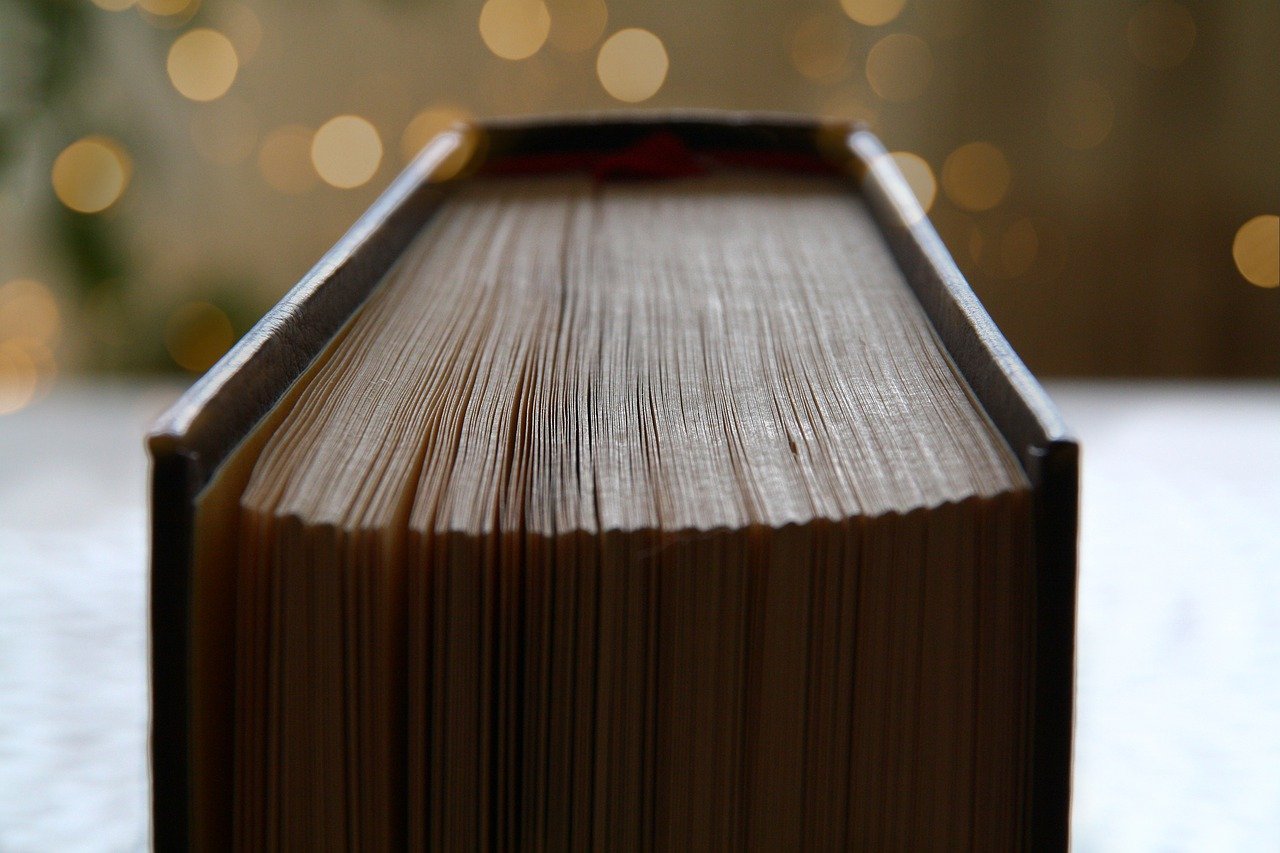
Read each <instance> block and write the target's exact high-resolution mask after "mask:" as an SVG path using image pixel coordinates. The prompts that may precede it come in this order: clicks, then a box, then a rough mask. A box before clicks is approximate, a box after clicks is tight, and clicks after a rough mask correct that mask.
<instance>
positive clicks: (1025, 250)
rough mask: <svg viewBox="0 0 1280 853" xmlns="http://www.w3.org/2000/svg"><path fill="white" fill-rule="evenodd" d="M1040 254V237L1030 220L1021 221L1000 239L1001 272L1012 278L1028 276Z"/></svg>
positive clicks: (1013, 225) (1014, 224)
mask: <svg viewBox="0 0 1280 853" xmlns="http://www.w3.org/2000/svg"><path fill="white" fill-rule="evenodd" d="M1039 252H1040V235H1038V234H1037V233H1036V229H1035V226H1034V225H1032V224H1031V220H1030V219H1019V220H1018V221H1017V222H1015V223H1013V224H1012V225H1010V226H1009V228H1008V229H1007V230H1006V231H1005V232H1004V236H1002V237H1001V238H1000V266H1001V268H1002V269H1001V271H1002V272H1003V273H1004V274H1005V275H1007V276H1009V277H1011V278H1017V277H1018V276H1022V275H1026V274H1027V273H1028V272H1030V271H1031V267H1032V266H1034V265H1035V262H1036V255H1038V254H1039Z"/></svg>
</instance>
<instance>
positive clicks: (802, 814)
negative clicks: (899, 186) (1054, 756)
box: [196, 171, 1035, 850]
mask: <svg viewBox="0 0 1280 853" xmlns="http://www.w3.org/2000/svg"><path fill="white" fill-rule="evenodd" d="M281 415H282V416H281V417H278V418H275V419H273V420H271V421H270V428H271V430H272V432H271V434H270V435H269V437H266V440H265V444H264V445H262V446H261V449H260V453H259V455H258V456H257V458H256V460H247V461H246V463H245V464H246V466H247V465H248V464H249V462H251V463H252V464H251V473H250V474H249V475H248V476H247V482H245V483H244V484H243V488H242V489H239V490H237V493H236V494H235V495H233V496H231V497H230V498H229V500H230V501H234V502H237V503H238V510H237V511H235V512H233V513H232V515H237V516H238V521H237V522H236V524H235V526H234V530H233V534H234V535H233V538H234V547H233V548H231V549H228V550H227V552H226V553H224V554H221V555H220V556H219V560H220V563H219V564H218V566H217V568H216V570H217V571H221V572H226V573H230V574H231V575H232V576H234V578H235V582H234V584H233V586H234V590H235V592H234V595H233V596H230V597H229V598H228V605H227V606H228V607H230V608H231V609H232V611H233V612H229V613H226V614H225V618H226V620H228V622H229V624H232V625H234V643H235V654H234V661H235V663H234V666H235V671H234V673H233V674H232V677H231V678H230V681H231V682H232V684H233V691H234V705H235V725H234V732H233V735H232V737H231V742H230V743H228V744H226V749H227V750H228V751H229V752H230V754H231V761H230V770H229V773H230V777H231V778H229V779H222V778H217V777H216V776H210V777H208V778H206V779H205V780H204V781H203V782H201V783H199V784H200V785H204V786H206V788H210V787H211V786H219V785H221V786H226V787H227V789H228V790H230V792H231V794H230V807H229V808H228V809H227V810H226V813H225V814H221V813H219V814H213V815H212V816H211V817H209V818H208V822H207V824H206V825H205V826H204V827H203V828H200V827H197V829H198V830H202V831H204V834H205V835H206V837H223V838H229V839H231V840H232V841H233V842H234V844H235V846H236V847H238V848H239V849H246V850H259V849H278V848H289V849H339V848H357V847H358V848H361V849H371V850H383V849H400V848H404V847H406V846H408V847H411V848H413V849H460V850H461V849H466V850H470V849H481V848H484V849H492V848H503V849H510V848H521V849H525V848H527V849H550V850H561V849H584V848H588V847H595V848H602V849H619V850H629V849H666V850H690V849H692V850H703V849H729V848H733V849H757V850H785V849H881V848H893V849H901V848H909V849H953V848H959V847H977V848H981V849H1008V848H1010V847H1015V846H1017V845H1018V844H1020V843H1022V841H1023V839H1024V838H1025V837H1026V831H1027V830H1026V824H1027V821H1028V820H1029V819H1030V818H1029V808H1030V806H1029V803H1030V799H1029V798H1030V781H1029V780H1030V778H1031V777H1030V772H1031V767H1030V760H1029V756H1030V750H1031V739H1032V737H1033V732H1032V726H1031V719H1032V717H1031V714H1032V711H1033V708H1032V695H1033V685H1034V682H1033V676H1034V665H1033V660H1034V651H1035V650H1034V644H1033V636H1034V628H1035V621H1034V620H1035V600H1034V595H1035V590H1034V568H1033V559H1032V557H1033V555H1032V539H1033V529H1032V499H1031V492H1030V487H1029V485H1028V483H1027V481H1026V479H1025V476H1024V474H1023V471H1022V469H1021V467H1020V466H1019V464H1018V461H1017V460H1016V459H1015V457H1014V455H1013V453H1012V452H1011V451H1010V449H1009V447H1008V446H1007V445H1006V444H1005V441H1004V439H1003V438H1002V437H1001V436H1000V434H999V433H998V432H997V431H996V429H995V428H994V427H993V426H992V424H991V423H990V421H989V420H988V418H987V416H986V414H985V413H984V412H983V411H982V409H981V408H980V407H979V406H978V404H977V403H976V401H975V400H974V398H973V396H972V395H971V393H970V391H969V389H968V387H967V386H966V384H965V382H964V381H963V379H961V378H960V377H959V375H958V374H957V371H956V369H955V367H954V365H953V364H952V361H951V359H950V358H949V357H948V355H947V352H946V351H945V349H944V348H943V347H942V346H941V345H940V343H939V342H938V340H937V337H936V336H935V334H934V331H933V328H932V327H931V326H930V324H929V322H928V320H927V319H926V317H925V315H924V313H923V311H922V309H921V307H920V305H919V303H918V302H917V301H916V299H915V297H914V296H913V294H912V292H911V290H910V289H909V288H908V286H907V284H906V282H905V281H904V279H903V277H902V273H901V271H900V270H899V268H898V266H897V264H896V263H895V261H894V259H893V257H892V256H891V254H890V253H889V251H888V249H887V247H886V245H885V244H884V242H883V238H882V236H881V233H880V231H879V230H878V228H877V226H876V225H875V223H874V222H873V220H872V218H871V214H870V213H869V211H868V210H867V208H866V206H865V203H864V201H863V200H862V198H861V197H860V196H858V195H857V194H855V193H851V192H850V191H849V190H848V187H847V186H846V185H844V184H841V183H840V182H838V181H836V180H835V179H830V178H820V177H810V176H800V175H786V174H770V173H764V172H748V171H742V172H735V171H720V172H718V173H715V174H710V175H705V176H700V177H690V178H682V179H679V180H668V181H652V180H644V181H640V180H630V181H621V180H619V181H604V182H595V181H592V180H591V179H590V178H588V177H586V176H566V175H557V176H545V177H520V178H517V177H506V178H499V177H489V178H482V179H473V180H470V181H467V182H465V183H463V184H462V185H460V187H459V189H457V190H456V191H455V192H454V193H453V194H452V195H451V196H450V197H449V199H448V200H447V201H446V202H445V203H444V206H443V207H442V208H441V210H440V211H439V212H438V213H437V214H436V215H435V216H434V217H433V218H432V219H431V220H430V222H429V223H428V224H427V225H426V226H425V227H424V228H423V229H422V231H421V233H420V234H419V235H418V236H417V237H416V239H415V240H414V241H413V242H412V243H411V244H410V245H409V247H408V248H407V249H406V250H405V251H404V252H403V253H402V254H401V256H400V258H399V260H398V262H397V263H396V264H395V266H394V267H393V268H392V269H391V271H390V272H389V273H388V274H387V275H386V277H385V278H384V280H383V281H382V283H381V284H380V285H379V286H378V287H377V289H376V290H375V291H374V293H373V295H372V296H371V297H370V298H369V300H368V301H367V302H366V303H365V305H364V306H363V307H362V308H361V309H360V311H359V312H358V313H357V314H356V315H355V316H354V318H353V319H352V320H351V321H350V323H349V324H348V326H347V327H346V330H345V333H344V334H343V335H342V337H341V339H340V340H338V341H337V342H336V343H334V344H333V346H332V347H331V348H330V351H329V352H328V354H327V356H326V359H325V360H324V362H323V363H322V364H319V365H318V366H317V367H316V368H315V369H314V370H313V371H312V372H311V373H310V374H308V376H307V377H306V379H305V383H303V384H302V385H301V386H300V387H299V389H298V390H297V391H296V393H295V394H294V395H293V396H292V397H291V398H290V408H289V409H288V411H287V412H283V411H282V413H281ZM258 444H262V443H261V442H258ZM254 447H255V449H254V452H255V453H257V452H258V449H257V445H254ZM229 529H230V528H229ZM229 535H231V534H229ZM205 565H207V563H206V564H205ZM196 796H197V798H201V797H203V798H204V799H203V801H205V802H216V801H218V798H217V796H215V795H214V794H212V793H210V790H204V791H200V790H197V792H196ZM215 824H216V826H215ZM199 834H201V831H198V832H197V835H199Z"/></svg>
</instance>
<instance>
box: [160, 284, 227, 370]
mask: <svg viewBox="0 0 1280 853" xmlns="http://www.w3.org/2000/svg"><path fill="white" fill-rule="evenodd" d="M233 343H235V330H234V329H233V328H232V327H231V320H230V319H228V318H227V315H226V313H225V312H224V311H223V310H222V309H221V308H219V307H218V306H216V305H214V304H212V303H210V302H203V301H197V302H188V303H186V304H185V305H180V306H179V307H178V308H177V309H176V310H174V312H173V313H172V314H170V315H169V319H168V321H167V322H166V323H165V327H164V344H165V348H166V349H167V350H168V351H169V356H170V357H171V358H172V359H173V361H174V363H175V364H177V365H178V366H179V367H181V368H182V369H183V370H189V371H191V372H192V373H204V372H205V371H206V370H208V369H209V368H210V367H212V366H213V365H214V364H215V363H216V362H217V361H218V359H220V358H222V356H223V355H225V354H226V352H227V350H229V349H230V348H231V345H232V344H233Z"/></svg>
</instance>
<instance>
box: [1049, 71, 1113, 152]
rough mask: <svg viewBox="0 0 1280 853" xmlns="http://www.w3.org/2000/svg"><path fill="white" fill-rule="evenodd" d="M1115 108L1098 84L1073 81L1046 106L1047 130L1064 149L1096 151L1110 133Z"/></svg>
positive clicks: (1109, 96)
mask: <svg viewBox="0 0 1280 853" xmlns="http://www.w3.org/2000/svg"><path fill="white" fill-rule="evenodd" d="M1115 118H1116V105H1115V101H1113V100H1111V95H1110V94H1109V93H1108V92H1107V90H1106V89H1105V88H1103V86H1102V84H1100V83H1097V82H1095V81H1093V80H1076V81H1074V82H1073V83H1071V84H1070V85H1068V86H1067V87H1066V88H1065V89H1063V90H1062V91H1061V92H1059V93H1058V94H1057V95H1056V96H1055V97H1054V98H1053V100H1052V101H1051V102H1050V104H1049V129H1050V130H1052V131H1053V135H1054V136H1056V137H1057V138H1058V141H1059V142H1061V143H1062V144H1063V145H1065V146H1067V147H1068V148H1074V149H1075V150H1077V151H1085V150H1088V149H1090V148H1096V147H1097V146H1099V145H1101V144H1102V142H1103V141H1104V140H1105V139H1106V138H1107V137H1108V136H1109V135H1110V134H1111V127H1112V125H1113V124H1114V123H1115Z"/></svg>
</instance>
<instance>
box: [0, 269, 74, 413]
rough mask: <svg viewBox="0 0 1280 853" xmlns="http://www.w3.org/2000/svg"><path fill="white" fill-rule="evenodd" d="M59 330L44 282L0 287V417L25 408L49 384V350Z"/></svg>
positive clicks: (59, 320)
mask: <svg viewBox="0 0 1280 853" xmlns="http://www.w3.org/2000/svg"><path fill="white" fill-rule="evenodd" d="M61 330H62V312H61V311H60V310H59V308H58V301H57V299H55V298H54V296H53V293H52V292H51V291H50V290H49V288H48V287H47V286H46V285H45V284H44V283H43V282H39V281H36V280H34V279H30V278H15V279H12V280H10V281H7V282H5V283H4V284H0V415H7V414H11V413H13V412H16V411H18V410H19V409H22V408H25V407H26V406H27V405H29V404H30V403H31V402H33V401H34V400H36V399H38V397H39V396H40V395H41V393H42V392H43V391H45V390H47V389H48V387H49V386H50V385H51V384H52V382H53V378H54V376H55V375H56V373H57V364H56V362H55V361H54V357H53V352H52V349H51V347H52V345H53V343H54V342H55V341H56V340H57V339H58V335H59V333H60V332H61Z"/></svg>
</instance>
